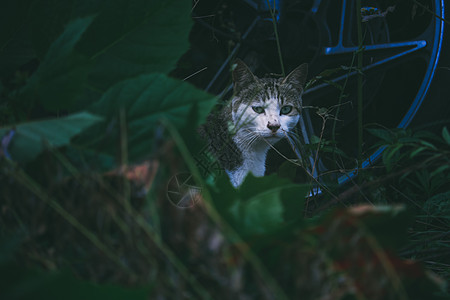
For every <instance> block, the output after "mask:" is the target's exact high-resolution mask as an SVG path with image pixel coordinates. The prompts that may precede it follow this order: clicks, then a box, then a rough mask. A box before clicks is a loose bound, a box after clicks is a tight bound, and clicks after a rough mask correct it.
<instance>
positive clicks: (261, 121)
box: [231, 61, 308, 143]
mask: <svg viewBox="0 0 450 300" xmlns="http://www.w3.org/2000/svg"><path fill="white" fill-rule="evenodd" d="M307 72H308V71H307V65H306V64H303V65H301V66H300V67H298V68H297V69H295V70H294V71H292V73H290V74H289V75H288V76H286V78H280V79H274V78H261V79H260V78H257V77H255V76H254V75H253V74H252V73H251V71H250V70H249V69H248V68H247V66H246V65H245V64H244V63H243V62H241V61H238V62H237V66H236V68H235V70H234V71H233V80H234V90H235V95H234V97H233V99H232V103H231V106H232V117H233V123H234V126H235V129H236V131H237V132H239V133H240V135H242V134H244V135H245V134H246V133H247V134H248V136H249V137H251V136H255V134H256V136H258V137H261V138H264V139H266V140H267V141H268V142H270V143H274V142H276V141H278V140H280V139H281V138H283V137H285V136H286V135H287V134H288V133H289V132H291V131H292V130H293V129H294V128H295V126H296V125H297V123H298V121H299V119H300V112H301V108H302V100H301V95H302V93H303V85H304V83H305V80H306V75H307Z"/></svg>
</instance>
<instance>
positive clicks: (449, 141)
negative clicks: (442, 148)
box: [442, 127, 450, 145]
mask: <svg viewBox="0 0 450 300" xmlns="http://www.w3.org/2000/svg"><path fill="white" fill-rule="evenodd" d="M442 137H443V138H444V141H445V142H446V143H447V145H450V133H449V132H448V129H447V127H444V128H442Z"/></svg>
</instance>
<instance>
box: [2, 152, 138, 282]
mask: <svg viewBox="0 0 450 300" xmlns="http://www.w3.org/2000/svg"><path fill="white" fill-rule="evenodd" d="M6 162H7V163H8V164H9V166H10V167H11V169H13V171H11V172H10V175H11V176H12V177H13V178H14V179H15V180H17V182H19V183H20V184H22V185H23V186H24V187H25V188H26V189H28V190H29V191H30V192H31V193H33V194H34V195H36V197H38V198H39V199H41V200H42V201H44V202H45V203H47V204H48V205H49V206H50V207H51V208H53V209H54V210H55V211H56V212H57V213H58V214H59V215H60V216H61V217H62V218H63V219H64V220H66V221H67V222H68V223H69V224H70V225H72V226H73V227H75V228H76V229H77V230H78V231H79V232H80V233H81V234H82V235H84V236H85V237H86V238H87V239H88V240H89V241H91V243H92V244H93V245H94V246H96V247H97V248H98V249H99V250H100V251H102V252H103V253H104V254H105V255H106V256H107V257H108V258H109V259H110V260H111V261H113V262H114V263H116V264H117V265H118V266H119V267H120V268H121V269H123V270H124V271H126V272H127V273H128V274H130V275H132V276H133V277H136V276H137V275H136V274H135V273H134V272H133V271H132V270H131V269H130V268H129V267H128V266H127V265H125V264H124V263H123V262H122V261H121V260H120V258H119V257H118V256H117V255H115V254H114V253H113V252H112V251H111V250H110V249H109V248H108V247H107V246H106V245H105V244H104V243H102V241H100V240H99V239H98V238H97V236H96V235H95V234H94V233H93V232H91V231H90V230H89V229H88V228H86V227H85V226H84V225H83V224H81V223H80V222H79V221H78V220H77V219H76V218H75V217H74V216H73V215H71V214H70V213H69V212H68V211H66V210H65V209H64V208H63V207H62V206H61V205H60V204H59V203H58V201H56V200H55V199H52V198H51V197H50V196H49V195H48V194H47V193H46V192H45V191H44V190H43V189H42V187H41V186H40V185H39V184H38V183H37V182H36V181H34V180H33V179H32V178H31V177H30V176H28V174H27V173H26V172H25V171H24V170H23V169H22V168H20V167H19V166H18V165H16V164H14V162H12V161H10V160H6Z"/></svg>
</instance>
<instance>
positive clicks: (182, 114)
mask: <svg viewBox="0 0 450 300" xmlns="http://www.w3.org/2000/svg"><path fill="white" fill-rule="evenodd" d="M214 104H215V101H214V97H213V96H212V95H210V94H207V93H205V92H203V91H200V90H198V89H196V88H195V87H193V86H192V85H190V84H188V83H186V82H183V81H180V80H176V79H172V78H169V77H167V76H166V75H163V74H146V75H141V76H138V77H136V78H133V79H128V80H125V81H122V82H120V83H118V84H116V85H115V86H113V87H112V88H110V89H109V90H108V91H107V92H106V93H105V94H104V95H103V97H102V98H101V99H100V100H99V101H97V102H96V103H94V104H93V105H92V106H91V108H90V110H91V111H92V112H93V113H95V114H98V115H102V116H105V118H106V119H107V120H108V124H102V125H101V126H96V127H95V128H93V130H90V131H89V132H88V133H86V134H85V135H83V139H82V140H81V141H80V142H81V143H82V144H86V143H88V142H92V141H94V140H95V139H97V138H98V137H103V138H101V139H100V140H99V141H98V142H97V144H96V149H98V150H100V151H102V152H105V153H114V152H116V149H117V145H118V143H119V141H120V138H121V137H120V135H119V128H120V122H119V121H118V116H119V112H120V110H121V109H123V110H124V111H125V112H126V120H123V121H126V125H127V132H128V134H127V136H128V149H129V156H130V157H129V158H130V159H131V160H136V159H139V158H142V157H144V156H145V155H148V154H150V153H151V151H152V149H153V147H154V144H153V142H154V141H153V137H154V135H155V133H156V132H157V131H158V124H159V121H160V120H161V119H165V120H167V121H168V122H170V123H171V124H172V125H174V126H175V127H176V128H177V129H178V130H181V129H183V128H186V127H188V128H190V129H192V131H194V130H195V128H197V126H199V124H200V123H201V122H203V120H204V119H205V118H206V115H207V114H208V113H209V111H210V110H211V108H212V106H213V105H214ZM193 112H195V113H193ZM193 114H194V115H196V118H195V120H193V119H192V118H190V117H189V116H191V115H193Z"/></svg>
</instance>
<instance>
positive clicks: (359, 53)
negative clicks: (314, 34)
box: [356, 0, 364, 169]
mask: <svg viewBox="0 0 450 300" xmlns="http://www.w3.org/2000/svg"><path fill="white" fill-rule="evenodd" d="M356 27H357V32H358V45H359V48H358V51H357V68H358V73H357V75H356V76H357V99H358V100H357V101H358V112H357V113H358V169H360V168H361V167H362V145H363V74H362V73H361V70H362V67H363V49H364V48H363V36H362V24H361V0H356Z"/></svg>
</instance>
